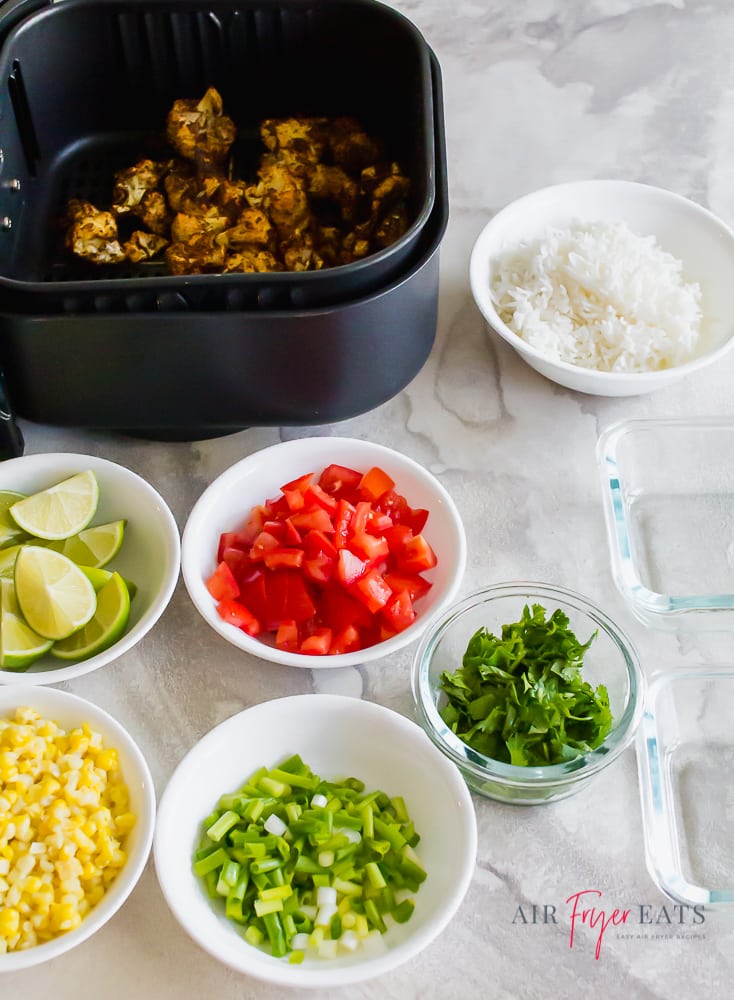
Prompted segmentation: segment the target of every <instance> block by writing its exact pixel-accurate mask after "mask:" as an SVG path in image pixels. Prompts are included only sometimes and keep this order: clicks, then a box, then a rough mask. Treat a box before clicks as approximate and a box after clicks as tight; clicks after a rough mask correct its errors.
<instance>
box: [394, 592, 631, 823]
mask: <svg viewBox="0 0 734 1000" xmlns="http://www.w3.org/2000/svg"><path fill="white" fill-rule="evenodd" d="M533 604H540V605H542V607H544V608H545V610H546V612H547V614H548V615H550V614H552V613H553V612H554V611H555V610H556V609H557V608H560V609H561V610H562V611H563V612H564V613H565V614H566V615H568V618H569V623H570V624H569V627H570V628H571V630H572V631H573V632H574V633H575V635H576V637H577V639H578V640H579V641H580V642H586V641H588V639H589V638H590V637H591V636H592V635H593V634H594V633H595V632H596V633H597V634H596V637H595V639H594V641H593V642H592V644H591V646H590V647H589V649H588V651H587V652H586V654H585V656H584V668H583V678H584V680H586V681H588V683H589V684H590V685H591V686H592V687H594V688H595V687H597V685H599V684H604V685H605V686H606V688H607V690H608V693H609V704H610V708H611V711H612V716H613V720H614V722H613V728H612V730H611V732H610V733H609V735H608V736H607V738H606V739H605V740H604V742H603V743H602V744H600V746H598V747H597V748H596V749H595V750H593V751H591V752H590V753H587V754H583V755H581V756H580V757H577V758H575V759H574V760H571V761H566V762H564V763H562V764H550V765H548V766H543V767H523V766H519V765H516V764H505V763H502V762H501V761H497V760H493V759H492V758H490V757H486V756H485V755H484V754H482V753H479V752H478V751H476V750H473V749H472V748H471V747H469V746H467V744H465V743H464V742H463V741H462V740H460V739H459V737H458V736H456V735H455V734H454V733H453V732H452V731H451V729H450V728H449V727H448V726H447V725H446V723H445V722H444V721H443V719H442V718H441V715H440V710H441V708H442V707H443V705H444V703H445V696H444V694H443V692H442V691H441V688H440V681H441V674H442V673H443V672H444V671H450V672H453V671H455V670H457V669H458V668H459V667H460V666H461V661H462V657H463V655H464V652H465V651H466V647H467V645H468V643H469V640H470V639H471V637H472V636H473V635H474V633H475V632H476V631H477V630H478V629H479V628H482V627H486V628H488V629H489V630H490V631H491V632H492V633H494V634H495V635H499V634H500V633H501V630H502V626H503V625H506V624H510V623H513V622H517V621H519V620H520V618H521V616H522V612H523V609H524V607H525V606H526V605H528V606H532V605H533ZM411 681H412V689H413V700H414V703H415V713H416V717H417V720H418V722H419V723H420V725H421V726H422V727H423V729H424V730H425V732H426V733H427V735H428V737H429V738H430V739H431V740H432V742H433V743H434V744H435V745H436V746H437V747H438V748H439V750H441V751H442V752H443V753H444V754H445V755H446V756H447V757H448V758H449V759H450V760H452V761H453V762H454V764H456V765H457V767H458V768H459V770H460V771H461V773H462V775H463V776H464V780H465V781H466V783H467V784H468V785H469V787H470V788H471V789H472V790H473V791H475V792H478V793H479V794H480V795H484V796H487V797H488V798H492V799H498V800H500V801H502V802H508V803H515V804H519V805H534V804H540V803H545V802H551V801H554V800H557V799H562V798H566V797H567V796H569V795H572V794H574V793H575V792H577V791H579V790H580V789H581V788H583V787H584V786H585V785H586V784H587V783H588V782H589V781H591V779H592V778H593V777H594V775H596V774H598V773H599V772H600V771H601V770H603V769H604V768H606V767H608V766H609V765H610V764H611V763H612V761H614V760H615V759H616V758H617V757H618V756H619V755H620V754H621V753H622V751H623V750H624V749H625V748H626V747H627V746H628V745H629V744H630V742H631V741H632V738H633V736H634V733H635V729H636V728H637V725H638V723H639V721H640V718H641V716H642V709H643V701H644V678H643V675H642V671H641V669H640V665H639V660H638V657H637V653H636V651H635V649H634V646H633V645H632V643H631V641H630V640H629V639H628V638H627V636H626V635H625V634H624V633H623V632H622V631H621V630H620V629H619V628H618V627H617V626H616V625H615V624H614V622H613V621H611V619H609V618H608V617H607V616H606V615H605V614H604V612H603V611H601V610H599V608H597V607H595V606H594V605H593V604H592V603H591V602H590V601H588V600H587V599H586V598H584V597H582V596H581V595H580V594H576V593H574V592H573V591H570V590H564V589H563V588H561V587H556V586H554V585H551V584H543V583H501V584H496V585H495V586H491V587H487V588H486V589H483V590H479V591H477V592H476V593H474V594H471V595H470V596H469V597H466V598H465V599H464V600H462V601H460V602H459V603H458V604H454V605H453V606H452V607H450V608H449V609H448V611H446V612H444V613H443V614H442V615H441V616H440V617H438V618H436V619H434V621H433V623H432V625H431V627H430V628H429V630H428V631H427V632H426V634H425V635H424V637H423V639H422V640H421V643H420V645H419V646H418V649H417V651H416V654H415V658H414V660H413V667H412V678H411Z"/></svg>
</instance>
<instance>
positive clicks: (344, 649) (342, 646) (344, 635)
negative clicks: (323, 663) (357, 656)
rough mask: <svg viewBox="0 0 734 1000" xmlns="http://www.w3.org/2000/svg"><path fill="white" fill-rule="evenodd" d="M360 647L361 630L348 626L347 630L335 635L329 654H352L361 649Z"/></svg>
mask: <svg viewBox="0 0 734 1000" xmlns="http://www.w3.org/2000/svg"><path fill="white" fill-rule="evenodd" d="M360 645H361V640H360V636H359V630H358V629H356V628H355V627H354V625H347V626H346V628H343V629H341V630H340V631H339V632H336V633H335V634H334V637H333V638H332V640H331V646H329V653H330V654H331V655H332V656H338V655H339V653H352V652H354V650H356V649H359V648H360Z"/></svg>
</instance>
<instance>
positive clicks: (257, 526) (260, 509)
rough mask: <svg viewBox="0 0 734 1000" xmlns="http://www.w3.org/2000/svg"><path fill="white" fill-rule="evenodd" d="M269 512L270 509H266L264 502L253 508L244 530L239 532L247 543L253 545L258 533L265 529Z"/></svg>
mask: <svg viewBox="0 0 734 1000" xmlns="http://www.w3.org/2000/svg"><path fill="white" fill-rule="evenodd" d="M267 514H268V511H267V510H266V508H265V505H264V504H260V505H259V506H257V507H253V508H252V510H251V511H250V514H249V517H248V518H247V521H246V522H245V526H244V528H243V529H242V531H240V532H238V534H239V535H240V536H241V537H242V541H243V543H244V544H245V545H252V543H253V542H254V541H255V538H256V537H257V535H259V534H260V532H261V531H262V530H263V524H264V523H265V518H266V516H267Z"/></svg>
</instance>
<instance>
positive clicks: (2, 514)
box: [0, 490, 28, 549]
mask: <svg viewBox="0 0 734 1000" xmlns="http://www.w3.org/2000/svg"><path fill="white" fill-rule="evenodd" d="M24 499H25V493H16V491H15V490H0V549H3V548H5V546H6V545H15V544H16V543H17V542H20V541H22V540H23V539H25V538H28V533H27V532H25V531H23V529H22V528H19V527H18V525H17V524H16V523H15V521H14V520H13V518H12V517H11V516H10V514H9V513H8V508H9V507H12V506H13V504H15V503H17V502H18V501H19V500H24Z"/></svg>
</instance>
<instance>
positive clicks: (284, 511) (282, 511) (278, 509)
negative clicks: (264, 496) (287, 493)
mask: <svg viewBox="0 0 734 1000" xmlns="http://www.w3.org/2000/svg"><path fill="white" fill-rule="evenodd" d="M265 510H266V517H267V518H270V519H272V518H276V519H281V518H286V517H288V515H289V514H290V512H291V509H290V507H289V506H288V501H287V500H286V498H285V497H284V496H279V497H273V499H272V500H268V501H267V503H266V504H265Z"/></svg>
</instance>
